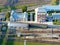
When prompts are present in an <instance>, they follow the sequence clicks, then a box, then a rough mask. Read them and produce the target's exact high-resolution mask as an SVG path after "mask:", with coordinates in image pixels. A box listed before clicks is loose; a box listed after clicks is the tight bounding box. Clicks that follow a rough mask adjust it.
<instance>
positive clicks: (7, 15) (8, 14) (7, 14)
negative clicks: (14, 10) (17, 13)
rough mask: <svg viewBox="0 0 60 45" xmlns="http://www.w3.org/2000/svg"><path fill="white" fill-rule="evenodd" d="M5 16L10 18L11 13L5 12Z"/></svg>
mask: <svg viewBox="0 0 60 45" xmlns="http://www.w3.org/2000/svg"><path fill="white" fill-rule="evenodd" d="M5 18H6V20H9V18H10V13H9V12H7V13H6V14H5Z"/></svg>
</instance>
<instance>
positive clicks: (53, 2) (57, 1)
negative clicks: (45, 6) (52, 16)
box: [51, 0, 59, 5]
mask: <svg viewBox="0 0 60 45" xmlns="http://www.w3.org/2000/svg"><path fill="white" fill-rule="evenodd" d="M51 4H52V5H58V4H59V0H52V1H51Z"/></svg>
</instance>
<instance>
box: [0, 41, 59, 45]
mask: <svg viewBox="0 0 60 45" xmlns="http://www.w3.org/2000/svg"><path fill="white" fill-rule="evenodd" d="M3 43H4V42H3ZM0 45H2V44H1V43H0ZM3 45H24V42H19V41H7V42H6V43H5V44H3ZM27 45H59V44H47V43H39V42H27Z"/></svg>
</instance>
